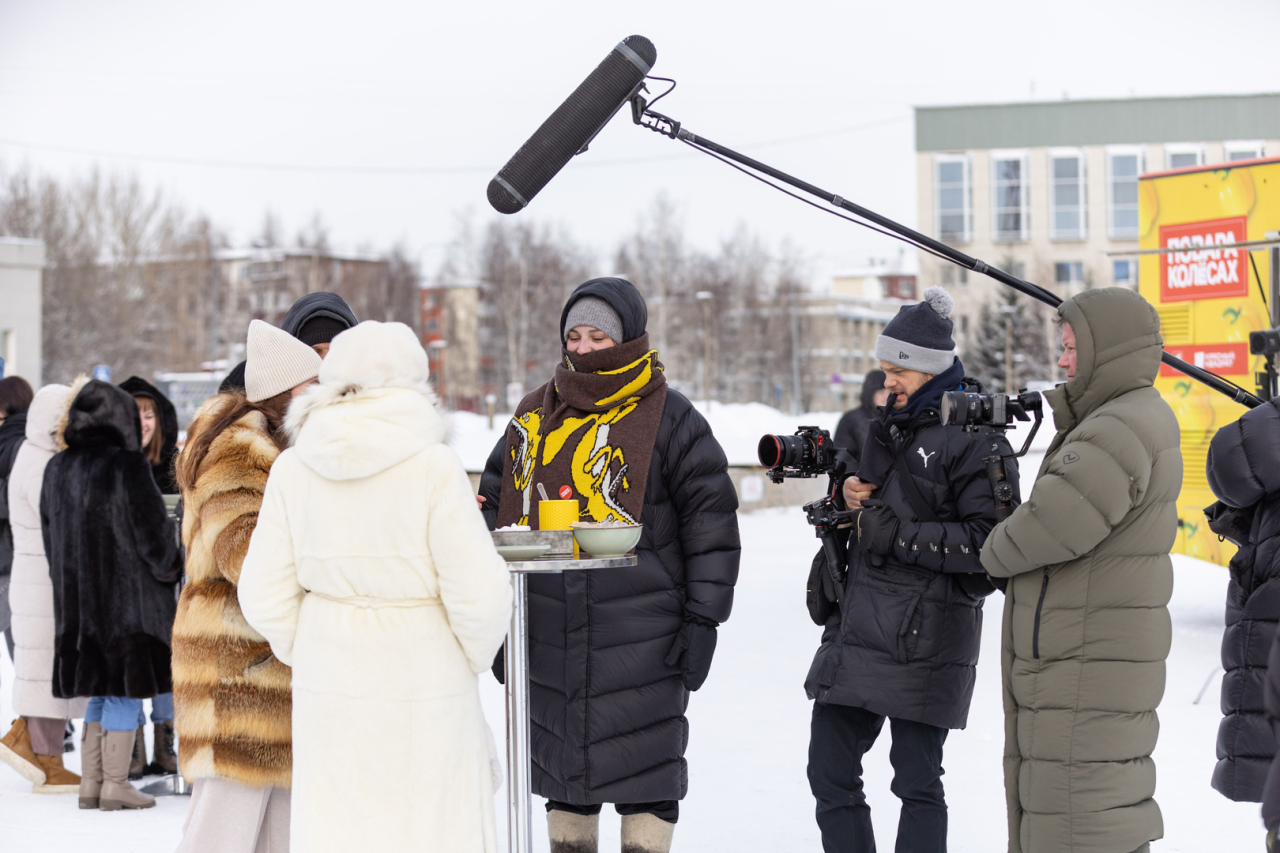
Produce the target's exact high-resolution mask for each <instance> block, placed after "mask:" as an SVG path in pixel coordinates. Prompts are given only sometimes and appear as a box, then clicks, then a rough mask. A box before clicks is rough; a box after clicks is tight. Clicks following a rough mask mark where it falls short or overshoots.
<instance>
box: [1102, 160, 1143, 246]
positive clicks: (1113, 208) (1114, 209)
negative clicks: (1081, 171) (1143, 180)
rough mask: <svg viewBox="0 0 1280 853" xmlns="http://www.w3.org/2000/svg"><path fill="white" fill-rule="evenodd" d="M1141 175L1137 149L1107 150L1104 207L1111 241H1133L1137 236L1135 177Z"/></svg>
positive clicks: (1136, 182) (1140, 161)
mask: <svg viewBox="0 0 1280 853" xmlns="http://www.w3.org/2000/svg"><path fill="white" fill-rule="evenodd" d="M1141 172H1142V151H1141V150H1140V149H1138V148H1112V149H1109V150H1108V151H1107V206H1108V213H1109V216H1108V220H1109V222H1110V232H1109V233H1110V236H1111V239H1113V240H1133V239H1136V238H1137V236H1138V175H1139V174H1140V173H1141Z"/></svg>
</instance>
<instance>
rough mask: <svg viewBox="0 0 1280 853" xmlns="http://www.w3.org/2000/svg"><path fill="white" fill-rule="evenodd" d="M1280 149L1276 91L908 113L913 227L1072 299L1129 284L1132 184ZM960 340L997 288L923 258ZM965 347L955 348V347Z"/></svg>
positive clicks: (1133, 275)
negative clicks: (952, 302)
mask: <svg viewBox="0 0 1280 853" xmlns="http://www.w3.org/2000/svg"><path fill="white" fill-rule="evenodd" d="M1276 155H1280V94H1260V95H1238V96H1236V95H1231V96H1213V97H1185V98H1131V99H1125V100H1106V101H1060V102H1040V103H1025V104H988V105H979V106H960V107H917V108H916V170H917V176H918V190H919V199H918V211H919V221H918V227H919V230H921V231H923V232H924V233H926V234H929V235H930V236H932V237H935V238H937V239H939V240H942V241H944V242H946V243H949V244H951V245H954V246H956V247H957V248H959V249H960V250H961V251H964V252H965V253H967V254H969V255H971V256H973V257H976V258H979V259H981V260H983V261H986V262H987V263H989V264H992V265H993V266H997V267H1001V268H1003V269H1005V270H1006V271H1007V272H1010V273H1012V274H1013V275H1016V276H1018V277H1020V278H1025V279H1027V280H1029V281H1032V282H1035V283H1036V284H1039V285H1042V286H1044V287H1047V288H1048V289H1050V290H1053V291H1055V292H1057V293H1058V294H1060V295H1062V296H1069V295H1071V294H1073V293H1075V292H1077V291H1078V290H1079V289H1081V288H1085V287H1102V286H1109V285H1124V286H1128V287H1136V286H1137V274H1138V264H1137V259H1136V258H1133V257H1129V258H1126V257H1122V256H1119V255H1113V254H1109V253H1122V252H1126V251H1134V250H1136V249H1137V248H1138V236H1139V235H1138V176H1139V175H1140V174H1143V173H1145V172H1157V171H1163V170H1167V169H1178V168H1185V167H1189V166H1203V165H1206V164H1213V163H1222V164H1224V165H1226V166H1229V164H1230V163H1232V162H1235V161H1241V160H1252V159H1256V158H1259V157H1264V156H1276ZM920 283H921V286H922V287H929V286H931V285H935V284H941V285H943V286H944V287H947V288H948V289H949V290H950V291H951V292H952V294H953V295H954V296H955V298H956V315H957V325H958V327H959V328H958V331H959V332H960V333H961V337H962V338H964V339H969V337H970V335H971V333H972V331H973V329H974V327H975V325H976V319H977V316H978V311H979V309H980V307H981V305H982V303H983V302H985V301H987V300H990V299H992V298H993V295H994V294H995V293H996V291H997V290H998V289H1000V288H1003V285H1000V284H998V283H997V282H995V281H993V280H992V279H989V278H987V277H986V276H981V275H977V274H975V273H972V272H968V271H967V270H964V269H962V268H960V267H957V266H955V265H953V264H950V263H947V262H946V261H943V260H941V259H939V258H936V257H934V256H932V255H929V254H927V253H921V255H920ZM961 346H962V347H963V346H964V344H963V343H962V344H961Z"/></svg>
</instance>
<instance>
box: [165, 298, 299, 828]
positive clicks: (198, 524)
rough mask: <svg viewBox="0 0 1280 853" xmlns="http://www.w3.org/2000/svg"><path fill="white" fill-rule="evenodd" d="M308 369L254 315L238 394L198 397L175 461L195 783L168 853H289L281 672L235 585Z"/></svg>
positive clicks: (187, 745)
mask: <svg viewBox="0 0 1280 853" xmlns="http://www.w3.org/2000/svg"><path fill="white" fill-rule="evenodd" d="M319 372H320V356H319V355H317V354H316V351H315V350H313V349H312V348H311V347H309V346H307V345H306V344H304V343H303V342H302V341H300V340H298V339H297V338H295V337H293V336H292V335H290V334H289V333H287V332H284V331H282V330H280V329H277V328H275V327H274V326H271V325H269V324H267V323H264V322H262V321H260V320H254V321H253V322H252V323H250V324H249V352H248V364H247V365H246V369H245V391H244V393H243V394H242V393H240V392H239V390H235V391H233V392H231V393H226V394H219V395H217V396H216V397H214V398H212V399H211V400H209V401H208V402H206V403H205V404H204V405H203V406H202V407H201V408H200V411H199V412H197V413H196V416H195V418H194V419H193V420H192V422H191V426H190V427H189V428H188V431H187V443H186V446H185V447H184V448H183V450H182V455H181V456H179V457H178V464H177V477H178V484H179V487H180V488H181V490H182V497H183V503H184V505H185V508H186V515H185V519H184V522H183V529H182V540H183V544H184V545H186V547H187V564H186V570H187V584H186V586H185V587H183V590H182V597H181V598H180V599H179V602H178V615H177V618H176V619H175V620H174V625H173V646H172V648H173V682H174V705H175V709H174V710H175V711H176V720H175V723H176V727H177V730H178V738H179V756H178V761H179V765H180V767H181V770H182V774H183V776H185V777H186V778H187V780H188V781H190V782H193V783H194V785H195V789H194V792H193V793H194V795H193V797H192V802H191V806H190V808H189V810H188V813H187V821H186V824H185V826H184V828H183V838H182V843H181V845H180V846H179V847H178V853H205V851H208V853H287V851H288V850H289V814H290V804H291V800H292V798H291V795H290V788H291V786H292V783H293V755H292V734H291V728H292V726H291V708H292V692H291V691H292V670H291V669H290V668H289V667H288V666H286V665H285V664H284V663H281V662H280V661H279V660H277V659H276V658H275V657H274V656H273V655H272V654H271V649H270V647H269V646H268V645H267V641H266V639H265V638H264V637H263V636H262V635H261V634H259V633H258V632H257V631H254V630H253V629H252V628H250V627H249V626H248V625H246V624H245V621H244V617H243V616H242V615H241V612H240V604H239V597H238V590H237V584H238V580H239V577H240V565H241V562H242V561H243V559H244V553H245V548H246V547H247V546H248V543H249V537H250V535H251V534H252V533H253V529H254V526H255V524H256V523H257V516H258V510H259V509H260V508H261V506H262V496H263V490H264V488H265V485H266V482H267V477H268V474H269V473H270V471H271V469H272V466H273V465H274V463H275V460H276V457H277V456H279V455H280V452H281V451H283V450H284V448H285V447H287V446H288V443H289V442H288V439H287V438H286V435H285V429H284V419H285V415H286V413H287V412H288V409H289V407H290V404H291V402H292V400H293V398H294V397H296V396H297V395H298V393H299V392H301V391H302V390H303V389H304V388H306V387H307V386H308V385H311V384H312V383H314V382H315V380H316V376H317V375H318V374H319ZM228 586H229V587H230V591H229V592H228ZM228 684H234V688H231V687H228V686H227V685H228ZM232 689H233V692H234V697H235V701H224V697H226V696H227V695H230V694H228V693H227V691H228V690H232Z"/></svg>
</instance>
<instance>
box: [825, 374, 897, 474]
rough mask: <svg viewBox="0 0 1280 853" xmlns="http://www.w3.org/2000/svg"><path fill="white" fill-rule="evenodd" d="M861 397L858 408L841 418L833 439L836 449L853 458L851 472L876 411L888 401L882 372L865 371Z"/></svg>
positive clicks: (856, 464)
mask: <svg viewBox="0 0 1280 853" xmlns="http://www.w3.org/2000/svg"><path fill="white" fill-rule="evenodd" d="M861 397H862V399H861V401H860V402H859V405H858V408H856V409H850V410H849V411H847V412H845V413H844V415H843V416H841V418H840V423H838V424H836V434H835V438H834V439H833V441H834V442H835V445H836V447H839V448H841V449H842V450H844V451H845V452H846V453H848V454H849V455H850V456H851V457H853V467H852V468H850V469H849V470H851V471H856V470H858V467H857V466H858V462H859V461H861V459H862V443H863V442H865V441H866V440H867V429H868V427H870V426H871V422H872V421H873V420H875V417H876V409H878V408H879V407H881V406H883V405H884V404H885V403H886V402H888V400H889V390H888V389H887V388H885V387H884V371H883V370H878V369H877V370H869V371H867V375H866V376H864V377H863V379H862V393H861Z"/></svg>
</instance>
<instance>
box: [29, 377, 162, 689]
mask: <svg viewBox="0 0 1280 853" xmlns="http://www.w3.org/2000/svg"><path fill="white" fill-rule="evenodd" d="M140 438H141V427H140V425H139V421H138V407H137V404H136V403H134V401H133V398H132V397H131V396H130V395H129V394H128V393H127V392H125V391H122V390H121V389H119V388H117V387H115V386H114V385H110V384H108V383H106V382H99V381H97V380H93V381H90V382H88V383H87V384H85V385H84V387H83V388H81V389H80V390H79V393H77V394H76V395H75V397H74V399H73V400H72V402H71V407H70V409H69V411H68V412H67V417H66V422H65V426H64V428H63V431H62V443H65V445H66V448H67V449H66V450H65V451H63V452H62V453H59V454H57V455H55V456H54V457H53V459H51V460H50V461H49V465H48V467H47V468H46V469H45V475H44V486H43V489H42V491H41V494H40V520H41V526H42V528H43V532H44V547H45V552H46V553H47V554H48V557H49V575H50V578H51V579H52V581H53V592H54V613H55V640H54V671H53V694H54V695H55V696H57V697H60V698H70V697H72V696H128V697H131V698H135V699H139V698H147V697H150V696H154V695H156V694H157V693H168V692H171V691H172V689H173V678H172V676H171V674H170V670H169V637H170V633H171V631H172V628H173V617H174V613H175V611H176V609H177V600H176V597H175V592H174V584H175V583H176V582H177V580H178V578H179V577H180V576H181V574H182V559H181V556H180V552H179V549H178V541H177V534H176V531H175V527H174V523H173V521H172V520H171V519H170V518H169V516H168V514H167V513H166V512H165V506H164V500H163V499H162V498H161V496H160V491H159V489H158V488H156V484H155V480H154V479H153V478H152V475H151V465H150V464H149V463H148V462H147V459H146V457H145V456H143V455H142V452H141V451H140V450H139V443H140Z"/></svg>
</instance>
